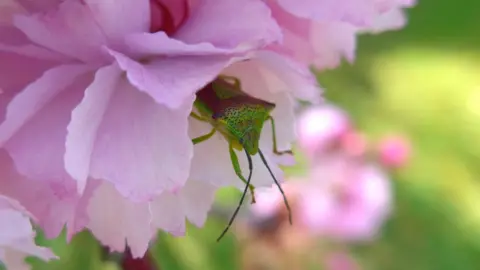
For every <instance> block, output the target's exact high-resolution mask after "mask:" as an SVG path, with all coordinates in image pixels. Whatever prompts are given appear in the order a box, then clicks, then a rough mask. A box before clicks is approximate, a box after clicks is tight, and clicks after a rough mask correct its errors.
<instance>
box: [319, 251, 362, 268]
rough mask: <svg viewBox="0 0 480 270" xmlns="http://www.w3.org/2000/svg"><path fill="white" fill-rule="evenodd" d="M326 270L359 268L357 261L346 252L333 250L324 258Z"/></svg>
mask: <svg viewBox="0 0 480 270" xmlns="http://www.w3.org/2000/svg"><path fill="white" fill-rule="evenodd" d="M325 269H326V270H359V269H360V267H359V265H358V264H357V262H356V261H355V260H354V259H353V258H352V257H351V256H350V255H348V254H347V253H344V252H334V253H330V254H327V256H326V258H325Z"/></svg>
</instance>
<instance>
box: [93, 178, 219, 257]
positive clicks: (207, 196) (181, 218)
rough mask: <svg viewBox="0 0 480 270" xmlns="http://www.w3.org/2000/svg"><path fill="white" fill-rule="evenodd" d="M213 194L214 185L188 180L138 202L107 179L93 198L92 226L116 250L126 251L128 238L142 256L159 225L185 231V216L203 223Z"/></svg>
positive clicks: (179, 233)
mask: <svg viewBox="0 0 480 270" xmlns="http://www.w3.org/2000/svg"><path fill="white" fill-rule="evenodd" d="M213 195H214V188H213V187H211V186H208V185H206V184H204V183H201V182H193V181H188V182H187V183H186V185H185V186H184V188H182V189H181V190H179V191H178V192H175V193H170V192H165V193H162V194H160V195H158V196H156V197H155V198H153V200H152V201H151V202H143V203H135V202H132V201H130V200H128V199H127V198H124V197H122V196H121V195H120V194H119V193H118V191H116V190H115V188H114V187H113V186H112V185H110V184H109V183H107V182H103V183H102V184H101V186H100V188H98V189H97V190H96V192H95V195H94V198H93V199H92V200H91V201H90V206H89V216H90V218H91V219H90V224H89V226H88V227H89V228H90V230H91V231H92V232H93V233H94V234H95V236H96V237H97V238H98V239H99V240H100V241H101V242H102V243H103V244H105V245H107V246H109V247H110V248H112V249H113V250H115V251H119V252H122V251H123V250H124V249H125V241H126V242H127V244H128V246H129V247H130V249H131V250H132V254H133V256H134V257H142V256H143V255H144V254H145V252H146V251H147V249H148V244H149V242H150V241H151V240H152V238H153V237H154V236H155V232H156V230H157V229H162V230H165V231H167V232H169V233H172V234H173V235H184V234H185V217H188V218H189V219H190V220H191V221H192V222H193V223H194V224H195V225H197V226H201V225H203V223H204V222H205V219H206V216H207V212H208V210H209V209H210V207H211V204H212V202H213V197H214V196H213Z"/></svg>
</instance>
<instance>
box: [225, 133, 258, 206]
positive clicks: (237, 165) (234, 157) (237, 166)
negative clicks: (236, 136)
mask: <svg viewBox="0 0 480 270" xmlns="http://www.w3.org/2000/svg"><path fill="white" fill-rule="evenodd" d="M228 151H229V152H230V159H231V160H232V165H233V169H234V170H235V174H236V175H237V176H238V178H240V180H242V182H243V183H245V185H247V186H248V188H249V189H250V194H251V195H252V203H255V187H254V186H253V185H251V184H250V182H249V181H247V180H246V179H245V177H243V175H242V169H241V168H240V163H239V162H238V157H237V154H236V153H235V150H233V145H232V143H229V144H228Z"/></svg>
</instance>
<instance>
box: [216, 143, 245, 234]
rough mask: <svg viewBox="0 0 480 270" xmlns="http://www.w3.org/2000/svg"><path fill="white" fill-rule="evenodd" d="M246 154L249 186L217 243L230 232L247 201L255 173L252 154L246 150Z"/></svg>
mask: <svg viewBox="0 0 480 270" xmlns="http://www.w3.org/2000/svg"><path fill="white" fill-rule="evenodd" d="M244 151H245V154H246V155H247V160H248V169H249V170H250V171H249V173H248V178H247V184H246V185H245V189H244V190H243V193H242V197H241V198H240V201H239V202H238V205H237V208H235V212H233V215H232V217H231V218H230V220H229V221H228V225H227V227H226V228H225V229H224V230H223V232H222V234H221V235H220V236H219V237H218V238H217V242H218V241H220V240H221V239H222V237H223V236H224V235H225V234H226V233H227V232H228V229H230V226H232V224H233V221H235V218H236V217H237V214H238V211H240V207H242V204H243V201H244V200H245V196H246V195H247V192H248V188H249V186H250V180H252V171H253V162H252V157H251V156H250V154H249V153H248V152H247V150H246V149H244Z"/></svg>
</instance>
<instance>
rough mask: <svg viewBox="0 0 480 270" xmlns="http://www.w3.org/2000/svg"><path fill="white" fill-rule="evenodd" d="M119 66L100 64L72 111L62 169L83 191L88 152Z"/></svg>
mask: <svg viewBox="0 0 480 270" xmlns="http://www.w3.org/2000/svg"><path fill="white" fill-rule="evenodd" d="M120 76H121V70H120V69H119V68H118V66H117V65H111V66H107V67H104V68H101V69H99V70H98V71H97V73H96V75H95V80H94V81H93V83H92V84H91V85H90V86H88V88H87V89H86V90H85V95H84V97H83V100H82V101H81V102H80V104H79V105H78V106H77V107H76V108H75V109H74V110H73V111H72V119H71V121H70V123H69V124H68V127H67V129H68V134H67V138H66V143H65V148H66V149H65V157H64V160H65V169H66V170H67V172H68V173H69V174H70V175H71V176H72V177H73V179H75V180H76V181H77V183H78V189H79V191H80V193H82V192H83V190H84V188H85V185H86V181H87V178H88V175H89V173H90V163H91V160H90V156H91V154H92V151H93V148H94V145H95V139H96V137H97V131H98V129H99V127H100V124H101V123H102V119H103V115H104V114H105V111H106V110H107V108H108V104H109V102H110V99H111V97H112V95H113V93H114V91H115V89H116V87H117V84H118V82H119V80H120Z"/></svg>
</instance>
